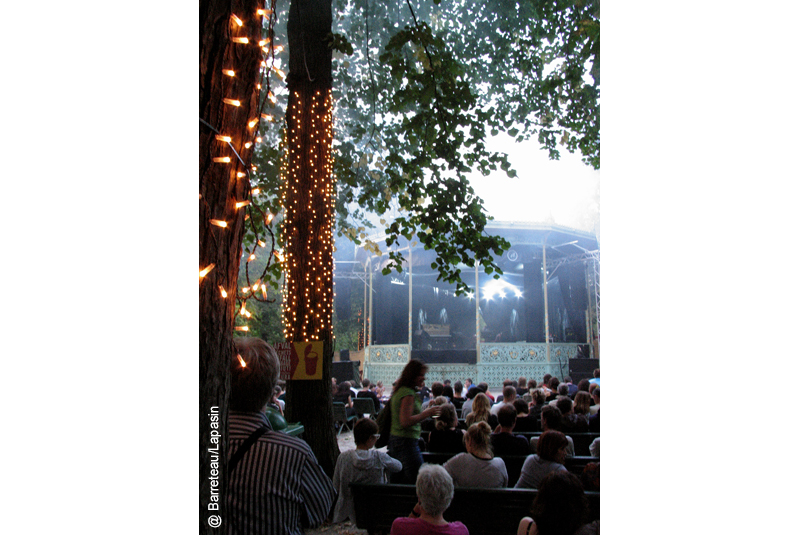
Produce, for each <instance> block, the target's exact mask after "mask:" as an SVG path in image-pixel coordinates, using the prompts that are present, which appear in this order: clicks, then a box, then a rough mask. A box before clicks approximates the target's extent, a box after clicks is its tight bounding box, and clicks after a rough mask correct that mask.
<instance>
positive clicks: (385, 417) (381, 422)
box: [375, 398, 392, 448]
mask: <svg viewBox="0 0 800 535" xmlns="http://www.w3.org/2000/svg"><path fill="white" fill-rule="evenodd" d="M377 422H378V432H379V433H380V434H381V436H380V438H379V439H378V441H377V442H376V443H375V448H382V447H384V446H386V445H388V444H389V436H390V435H391V434H392V398H389V401H387V402H386V405H384V406H383V408H382V409H381V412H379V413H378V418H377Z"/></svg>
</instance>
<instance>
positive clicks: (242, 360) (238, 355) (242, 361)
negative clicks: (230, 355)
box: [236, 327, 247, 368]
mask: <svg viewBox="0 0 800 535" xmlns="http://www.w3.org/2000/svg"><path fill="white" fill-rule="evenodd" d="M237 329H238V327H237ZM245 329H247V327H245ZM236 356H237V357H239V364H241V365H242V368H247V363H246V362H245V361H244V359H243V358H242V356H241V355H240V354H239V353H236Z"/></svg>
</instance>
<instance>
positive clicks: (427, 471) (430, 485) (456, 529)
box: [390, 464, 469, 535]
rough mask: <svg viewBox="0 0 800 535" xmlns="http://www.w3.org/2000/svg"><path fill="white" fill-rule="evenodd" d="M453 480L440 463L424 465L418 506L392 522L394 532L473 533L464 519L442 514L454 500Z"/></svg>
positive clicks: (408, 534) (405, 534)
mask: <svg viewBox="0 0 800 535" xmlns="http://www.w3.org/2000/svg"><path fill="white" fill-rule="evenodd" d="M453 492H454V490H453V479H452V478H451V477H450V474H448V473H447V470H445V469H444V468H442V467H441V466H440V465H438V464H423V465H422V467H421V468H420V469H419V474H417V499H418V500H419V501H418V502H417V505H415V506H414V510H413V511H411V514H410V515H409V516H408V517H407V518H402V517H401V518H396V519H395V520H394V522H392V531H391V534H390V535H469V530H467V527H466V526H465V525H464V524H462V523H461V522H448V521H447V520H445V519H444V517H443V516H442V515H443V514H444V512H445V510H446V509H447V508H448V507H449V506H450V501H451V500H452V499H453Z"/></svg>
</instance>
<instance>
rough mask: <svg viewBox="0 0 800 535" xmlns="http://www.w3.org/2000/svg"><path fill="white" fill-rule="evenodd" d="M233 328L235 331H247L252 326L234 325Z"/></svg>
mask: <svg viewBox="0 0 800 535" xmlns="http://www.w3.org/2000/svg"><path fill="white" fill-rule="evenodd" d="M233 330H234V331H245V332H247V331H249V330H250V327H248V326H247V325H242V326H241V327H234V328H233Z"/></svg>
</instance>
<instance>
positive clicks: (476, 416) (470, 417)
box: [465, 393, 497, 429]
mask: <svg viewBox="0 0 800 535" xmlns="http://www.w3.org/2000/svg"><path fill="white" fill-rule="evenodd" d="M491 408H492V402H491V401H489V398H488V397H487V396H486V394H483V393H481V394H478V395H477V396H475V399H474V400H473V401H472V412H470V413H469V414H467V417H466V418H465V421H466V424H467V427H469V426H471V425H472V424H474V423H477V422H486V423H487V424H489V427H490V428H491V429H494V428H495V427H497V416H495V415H494V414H492V413H491Z"/></svg>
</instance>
